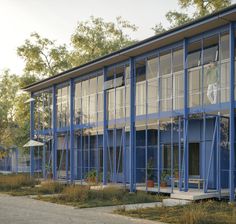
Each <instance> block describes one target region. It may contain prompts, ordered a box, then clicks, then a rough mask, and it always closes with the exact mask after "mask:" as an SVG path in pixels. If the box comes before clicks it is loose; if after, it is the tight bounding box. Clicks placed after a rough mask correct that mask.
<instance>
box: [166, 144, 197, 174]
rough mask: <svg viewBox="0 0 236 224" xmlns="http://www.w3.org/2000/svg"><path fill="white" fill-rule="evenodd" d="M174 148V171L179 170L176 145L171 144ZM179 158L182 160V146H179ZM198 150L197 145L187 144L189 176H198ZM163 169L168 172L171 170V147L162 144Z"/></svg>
mask: <svg viewBox="0 0 236 224" xmlns="http://www.w3.org/2000/svg"><path fill="white" fill-rule="evenodd" d="M173 148H174V156H173V159H174V161H173V162H174V169H175V170H178V169H179V162H178V161H179V151H178V144H176V143H175V144H173ZM181 154H182V155H181V158H183V145H182V146H181ZM199 158H200V150H199V143H189V176H200V165H199V162H200V160H199ZM162 161H163V169H164V170H166V171H170V169H171V145H170V144H164V151H163V160H162Z"/></svg>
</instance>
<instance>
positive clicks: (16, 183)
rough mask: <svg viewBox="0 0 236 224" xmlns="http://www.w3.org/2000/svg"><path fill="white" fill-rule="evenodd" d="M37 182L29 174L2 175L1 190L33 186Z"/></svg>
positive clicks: (0, 177)
mask: <svg viewBox="0 0 236 224" xmlns="http://www.w3.org/2000/svg"><path fill="white" fill-rule="evenodd" d="M35 184H37V181H36V180H35V179H34V178H31V177H30V176H29V175H27V174H12V175H1V176H0V190H1V191H9V190H15V189H19V188H21V187H33V186H34V185H35Z"/></svg>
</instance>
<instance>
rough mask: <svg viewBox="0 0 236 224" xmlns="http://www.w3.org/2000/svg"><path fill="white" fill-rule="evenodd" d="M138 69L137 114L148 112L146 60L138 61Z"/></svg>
mask: <svg viewBox="0 0 236 224" xmlns="http://www.w3.org/2000/svg"><path fill="white" fill-rule="evenodd" d="M135 66H136V67H135V69H136V94H135V95H136V100H135V105H136V115H143V114H146V61H145V60H141V61H137V62H136V64H135Z"/></svg>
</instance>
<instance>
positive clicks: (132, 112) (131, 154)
mask: <svg viewBox="0 0 236 224" xmlns="http://www.w3.org/2000/svg"><path fill="white" fill-rule="evenodd" d="M129 63H130V144H129V145H130V150H129V160H130V164H129V167H130V169H129V171H130V176H129V178H130V181H129V182H130V183H129V184H130V192H134V191H135V186H134V177H135V158H134V157H135V107H134V100H135V74H134V59H133V58H130V62H129Z"/></svg>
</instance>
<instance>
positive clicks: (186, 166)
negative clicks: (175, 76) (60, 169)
mask: <svg viewBox="0 0 236 224" xmlns="http://www.w3.org/2000/svg"><path fill="white" fill-rule="evenodd" d="M187 45H188V41H187V39H184V42H183V48H184V55H183V56H184V120H183V128H184V129H183V135H184V191H188V162H189V161H188V71H187V47H188V46H187Z"/></svg>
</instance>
